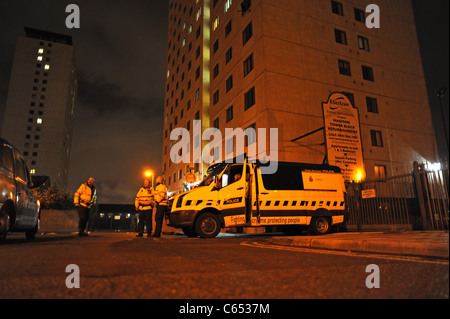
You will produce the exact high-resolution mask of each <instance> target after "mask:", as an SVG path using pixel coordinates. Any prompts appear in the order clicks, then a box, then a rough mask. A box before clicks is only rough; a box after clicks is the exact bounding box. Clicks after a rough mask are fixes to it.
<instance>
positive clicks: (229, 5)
mask: <svg viewBox="0 0 450 319" xmlns="http://www.w3.org/2000/svg"><path fill="white" fill-rule="evenodd" d="M231 4H232V0H225V12H228V9H230V7H231Z"/></svg>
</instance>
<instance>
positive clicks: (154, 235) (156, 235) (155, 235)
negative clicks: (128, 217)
mask: <svg viewBox="0 0 450 319" xmlns="http://www.w3.org/2000/svg"><path fill="white" fill-rule="evenodd" d="M152 237H161V235H158V234H153V235H152Z"/></svg>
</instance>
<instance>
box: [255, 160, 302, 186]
mask: <svg viewBox="0 0 450 319" xmlns="http://www.w3.org/2000/svg"><path fill="white" fill-rule="evenodd" d="M302 171H303V170H302V168H301V167H299V166H298V165H296V164H291V163H283V164H279V165H278V169H277V170H276V172H275V173H274V174H262V175H261V176H262V180H263V185H264V188H265V189H267V190H303V189H304V187H303V179H302Z"/></svg>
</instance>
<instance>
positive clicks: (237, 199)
mask: <svg viewBox="0 0 450 319" xmlns="http://www.w3.org/2000/svg"><path fill="white" fill-rule="evenodd" d="M240 202H242V197H233V198H229V199H227V200H224V201H223V204H224V205H229V204H237V203H240Z"/></svg>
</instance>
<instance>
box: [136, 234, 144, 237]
mask: <svg viewBox="0 0 450 319" xmlns="http://www.w3.org/2000/svg"><path fill="white" fill-rule="evenodd" d="M136 237H144V235H142V234H137V235H136Z"/></svg>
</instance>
